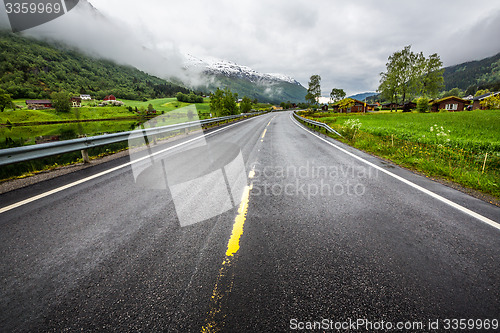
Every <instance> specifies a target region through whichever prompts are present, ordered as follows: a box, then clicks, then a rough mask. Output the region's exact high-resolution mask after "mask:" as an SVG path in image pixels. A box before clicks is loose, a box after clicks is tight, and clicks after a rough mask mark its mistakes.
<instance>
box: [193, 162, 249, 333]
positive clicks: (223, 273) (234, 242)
mask: <svg viewBox="0 0 500 333" xmlns="http://www.w3.org/2000/svg"><path fill="white" fill-rule="evenodd" d="M254 176H255V170H254V169H252V171H250V173H249V175H248V178H250V179H252V178H253V177H254ZM252 187H253V183H250V185H248V186H246V187H245V190H244V191H243V195H242V197H241V203H240V206H239V208H238V215H236V217H235V219H234V224H233V230H232V232H231V237H230V238H229V241H228V242H227V250H226V255H225V257H224V260H223V261H222V265H221V268H220V270H219V275H217V280H216V282H215V286H214V289H213V292H212V298H211V299H210V306H209V309H210V310H209V312H208V316H207V318H206V320H205V325H203V327H202V329H201V331H202V332H218V331H220V330H221V329H222V327H220V326H221V325H223V324H224V320H223V319H224V317H225V316H224V315H222V314H221V311H222V302H223V300H224V299H225V297H226V296H227V295H229V293H231V290H232V288H233V281H232V275H231V274H229V272H230V269H231V266H232V264H233V263H234V261H235V260H236V258H235V254H237V253H238V250H239V249H240V238H241V236H242V235H243V227H244V225H245V221H246V217H247V212H248V204H249V202H250V191H251V190H252ZM221 315H222V318H219V317H220V316H221Z"/></svg>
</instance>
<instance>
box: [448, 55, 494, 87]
mask: <svg viewBox="0 0 500 333" xmlns="http://www.w3.org/2000/svg"><path fill="white" fill-rule="evenodd" d="M443 78H444V84H445V90H450V89H452V88H460V89H462V90H467V89H468V88H469V87H475V89H476V90H477V88H480V89H481V88H486V87H490V88H491V89H492V90H498V88H496V89H495V86H496V87H498V86H500V53H498V54H497V55H495V56H493V57H489V58H486V59H483V60H477V61H469V62H465V63H463V64H459V65H455V66H450V67H445V68H444V73H443Z"/></svg>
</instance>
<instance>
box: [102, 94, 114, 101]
mask: <svg viewBox="0 0 500 333" xmlns="http://www.w3.org/2000/svg"><path fill="white" fill-rule="evenodd" d="M104 101H116V97H115V96H113V95H109V96H106V97H104Z"/></svg>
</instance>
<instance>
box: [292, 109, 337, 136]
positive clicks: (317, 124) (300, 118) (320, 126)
mask: <svg viewBox="0 0 500 333" xmlns="http://www.w3.org/2000/svg"><path fill="white" fill-rule="evenodd" d="M293 116H294V117H295V118H296V119H297V120H300V121H303V122H305V123H308V124H310V125H313V126H317V127H318V128H324V129H325V131H327V132H330V133H335V134H337V135H338V136H342V135H341V134H340V133H339V132H337V131H336V130H334V129H332V128H331V127H330V126H328V125H327V124H325V123H321V122H319V121H315V120H311V119H307V118H304V117H301V116H299V115H298V114H297V111H294V112H293Z"/></svg>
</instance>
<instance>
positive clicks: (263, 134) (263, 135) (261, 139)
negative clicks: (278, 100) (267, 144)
mask: <svg viewBox="0 0 500 333" xmlns="http://www.w3.org/2000/svg"><path fill="white" fill-rule="evenodd" d="M274 118H276V116H274V117H273V118H272V119H271V120H269V122H268V123H267V125H266V128H264V132H262V136H261V137H260V142H264V137H265V136H266V132H267V128H268V127H269V125H271V122H272V121H273V119H274Z"/></svg>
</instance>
